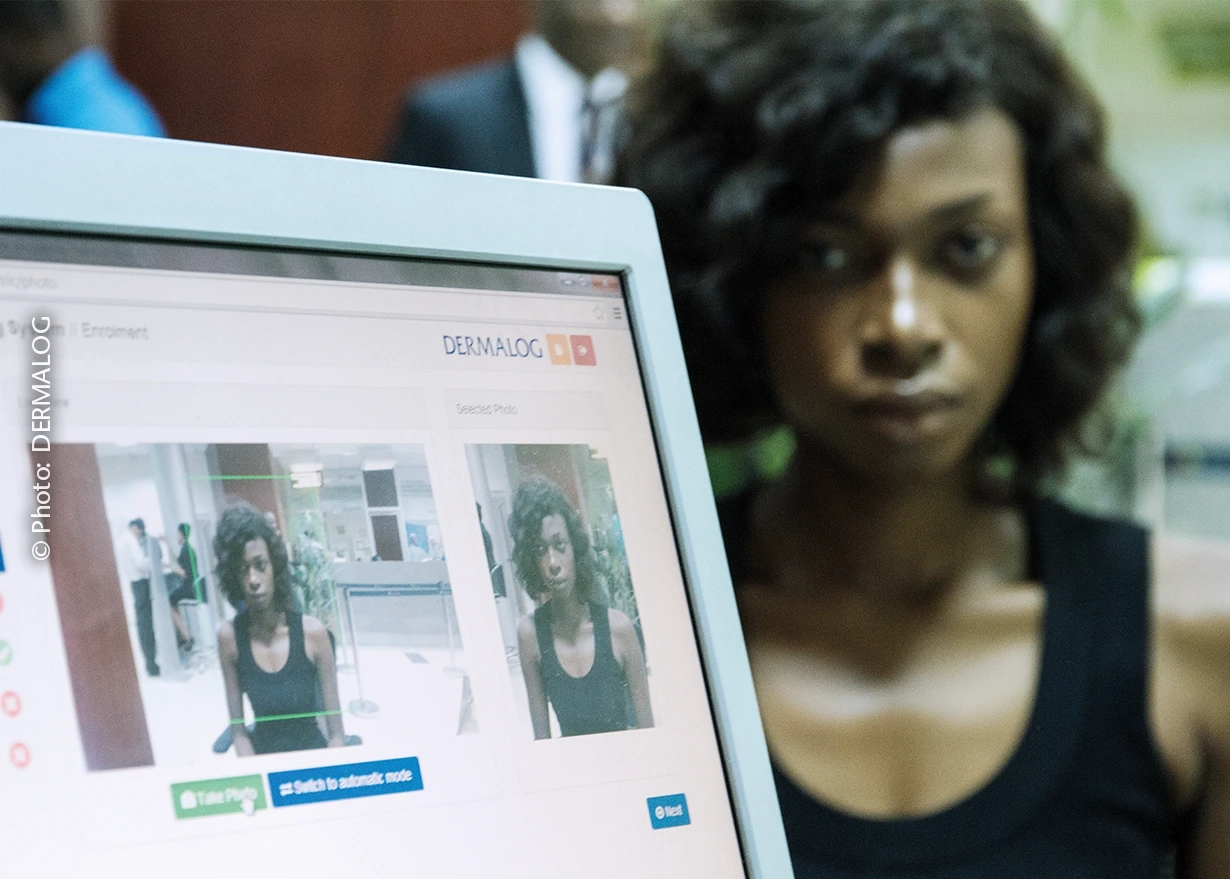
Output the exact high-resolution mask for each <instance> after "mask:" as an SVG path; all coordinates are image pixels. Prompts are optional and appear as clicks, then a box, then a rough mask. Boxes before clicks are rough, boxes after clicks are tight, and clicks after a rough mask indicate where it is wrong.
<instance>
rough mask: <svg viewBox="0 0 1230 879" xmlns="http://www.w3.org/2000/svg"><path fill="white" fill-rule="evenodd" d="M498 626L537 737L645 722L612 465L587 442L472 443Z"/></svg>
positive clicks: (641, 653) (648, 710) (634, 613)
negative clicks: (569, 443)
mask: <svg viewBox="0 0 1230 879" xmlns="http://www.w3.org/2000/svg"><path fill="white" fill-rule="evenodd" d="M466 459H467V463H468V464H469V468H470V476H471V481H472V483H473V485H474V491H475V500H476V501H477V504H476V514H477V515H478V520H479V527H480V529H481V531H482V537H483V544H484V550H485V552H486V556H487V567H488V570H489V571H490V574H491V591H492V595H493V596H494V599H495V603H496V608H497V612H498V614H499V618H500V627H501V632H502V635H503V639H504V650H505V655H506V656H507V658H508V666H509V674H510V677H511V680H512V685H513V689H514V700H513V701H514V703H515V704H516V705H517V710H518V712H519V713H520V714H521V715H522V717H523V720H524V724H525V729H526V731H527V733H530V734H532V735H533V736H534V738H536V739H546V738H555V737H560V736H578V735H592V734H597V733H610V732H619V731H623V730H630V729H638V728H645V727H651V726H653V709H652V704H651V701H650V697H649V668H648V664H647V662H646V659H645V642H644V637H643V635H642V633H641V620H640V613H639V611H638V609H637V604H636V593H635V591H634V589H633V586H632V577H631V574H630V571H629V567H628V556H627V552H626V550H625V548H624V538H623V530H622V528H621V527H620V522H619V511H618V509H617V507H616V504H615V492H614V488H613V486H612V484H611V472H610V468H609V467H608V465H607V461H606V458H605V457H604V456H603V455H602V453H601V452H600V451H599V450H598V449H595V448H593V447H592V446H587V445H470V446H467V447H466Z"/></svg>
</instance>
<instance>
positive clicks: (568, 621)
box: [551, 588, 589, 634]
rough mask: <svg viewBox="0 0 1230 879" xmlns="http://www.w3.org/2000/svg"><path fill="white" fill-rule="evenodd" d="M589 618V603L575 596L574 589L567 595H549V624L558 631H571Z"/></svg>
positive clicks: (575, 629)
mask: <svg viewBox="0 0 1230 879" xmlns="http://www.w3.org/2000/svg"><path fill="white" fill-rule="evenodd" d="M588 618H589V605H588V604H587V603H586V602H584V601H581V600H580V599H579V598H578V597H577V593H576V589H575V588H574V589H573V591H571V592H569V593H568V594H567V595H553V596H551V625H552V627H553V628H554V629H555V630H556V631H557V632H560V633H564V634H567V633H572V632H576V631H577V630H578V629H580V628H581V624H582V623H584V622H585V620H586V619H588Z"/></svg>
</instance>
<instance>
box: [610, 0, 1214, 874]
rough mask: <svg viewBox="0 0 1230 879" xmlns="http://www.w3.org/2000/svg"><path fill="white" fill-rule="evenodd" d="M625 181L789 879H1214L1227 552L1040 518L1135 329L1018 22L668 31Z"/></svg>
mask: <svg viewBox="0 0 1230 879" xmlns="http://www.w3.org/2000/svg"><path fill="white" fill-rule="evenodd" d="M676 15H677V16H678V18H676V19H675V21H674V23H673V24H672V25H670V26H669V27H668V28H667V30H666V32H665V35H664V39H663V43H662V46H661V50H660V55H659V57H658V59H657V62H656V67H655V68H654V70H653V71H652V72H651V73H650V74H649V75H648V76H647V78H646V79H645V81H644V82H642V83H641V84H640V86H639V87H638V88H637V89H636V90H635V91H634V94H633V96H632V98H631V99H630V100H631V103H630V109H629V114H630V119H631V131H630V139H629V142H628V147H627V149H626V152H625V154H624V156H623V158H622V175H621V182H623V183H625V184H628V185H631V186H635V187H637V188H640V189H642V190H644V191H645V192H646V193H647V194H648V195H649V197H650V200H651V201H652V202H653V204H654V209H655V212H656V215H657V218H658V222H659V228H660V233H661V239H662V244H663V249H664V253H665V257H666V262H667V267H668V270H669V272H670V277H671V288H672V292H673V294H674V296H675V300H676V307H677V311H678V314H679V323H680V327H681V331H682V333H683V338H684V346H685V352H686V354H687V357H688V361H689V370H690V373H691V376H692V381H693V387H694V394H695V399H696V401H697V406H698V411H699V415H700V419H701V426H702V431H703V432H704V433H705V435H706V438H707V439H708V440H710V441H715V440H719V441H720V440H746V439H748V438H750V437H753V436H754V435H755V434H756V432H757V431H760V430H764V429H768V428H773V427H776V426H779V425H785V426H788V427H789V428H790V429H791V430H792V432H793V435H794V437H795V442H796V447H795V452H794V455H793V460H792V462H791V464H790V466H789V467H788V469H787V470H786V472H785V473H784V474H783V475H782V476H781V477H779V478H777V479H775V480H773V481H766V482H762V483H761V484H754V485H752V486H750V487H749V488H748V489H747V490H746V491H744V492H742V493H741V494H740V495H739V496H737V497H735V498H733V499H731V500H730V501H729V502H724V505H725V509H724V510H723V532H724V537H725V540H726V544H727V554H728V556H729V558H730V561H731V567H732V572H733V575H734V579H735V583H736V592H737V596H738V599H739V603H740V613H741V618H742V622H743V626H744V633H745V636H746V643H747V647H748V653H749V657H750V659H751V664H752V671H753V676H754V678H755V683H756V690H757V698H758V700H759V703H760V709H761V715H762V718H763V722H764V726H765V731H766V736H767V739H768V743H769V748H770V752H771V755H772V758H773V764H774V772H775V779H776V782H777V787H778V792H779V797H780V802H781V807H782V813H783V817H784V821H785V827H786V833H787V837H788V841H789V844H790V849H791V855H792V858H793V861H794V865H795V875H796V876H798V877H799V879H814V877H854V876H865V875H875V876H881V877H907V876H908V877H911V879H918V877H961V879H970V877H994V879H1012V877H1022V879H1024V877H1029V879H1038V877H1056V876H1060V875H1062V876H1081V877H1086V879H1093V877H1098V879H1116V877H1128V876H1132V877H1142V879H1143V877H1154V876H1159V875H1161V874H1162V873H1161V871H1163V870H1164V869H1166V867H1165V865H1166V864H1167V863H1168V862H1169V860H1170V858H1172V857H1176V858H1177V864H1178V867H1177V869H1178V874H1179V875H1183V876H1192V877H1199V879H1218V877H1221V879H1224V877H1226V876H1230V833H1227V832H1226V830H1227V828H1228V827H1230V599H1228V598H1227V589H1226V577H1227V572H1228V571H1230V553H1228V552H1227V551H1226V550H1225V548H1222V547H1218V546H1216V545H1211V544H1201V543H1197V542H1192V541H1184V540H1178V539H1175V538H1170V537H1167V538H1159V537H1157V536H1154V535H1150V534H1148V533H1147V532H1146V531H1145V530H1144V529H1142V528H1140V527H1138V526H1136V525H1134V524H1132V523H1129V522H1127V521H1121V520H1113V519H1104V518H1096V517H1093V516H1089V515H1085V514H1082V513H1079V512H1076V511H1074V510H1072V509H1070V508H1069V507H1066V506H1064V505H1062V504H1060V503H1058V502H1056V501H1054V500H1049V499H1048V495H1050V494H1053V492H1054V488H1055V486H1056V485H1057V481H1056V480H1057V477H1058V476H1059V475H1061V472H1062V465H1063V464H1064V462H1065V460H1066V459H1067V458H1068V457H1070V453H1071V452H1072V451H1073V450H1076V449H1078V448H1080V447H1081V446H1082V444H1084V445H1086V446H1088V445H1089V443H1090V442H1091V441H1092V440H1096V439H1097V436H1096V434H1094V433H1091V428H1092V427H1093V426H1095V425H1096V423H1097V419H1096V418H1094V417H1092V416H1093V413H1095V404H1097V403H1098V401H1099V399H1100V398H1101V397H1102V396H1103V392H1104V390H1105V389H1106V388H1107V385H1108V383H1109V382H1110V380H1111V378H1112V377H1113V375H1114V374H1115V373H1116V372H1117V370H1118V369H1119V368H1120V367H1121V366H1122V365H1123V364H1124V363H1125V361H1126V360H1127V358H1128V356H1129V354H1130V352H1131V350H1132V347H1133V345H1134V343H1135V340H1136V337H1137V335H1138V334H1139V331H1140V326H1141V319H1140V317H1139V315H1138V312H1137V308H1136V305H1135V302H1134V299H1133V295H1132V291H1131V288H1130V275H1131V272H1130V269H1131V265H1132V264H1131V258H1132V255H1133V250H1134V246H1135V242H1136V236H1137V219H1136V214H1135V211H1134V208H1133V205H1132V202H1131V200H1130V198H1129V196H1128V194H1127V192H1126V191H1125V190H1124V189H1123V188H1122V187H1121V185H1120V184H1119V183H1118V182H1117V181H1116V179H1115V178H1114V176H1113V175H1112V173H1111V171H1110V169H1109V167H1108V164H1107V160H1106V152H1105V136H1104V124H1103V119H1102V112H1101V109H1100V107H1099V105H1098V103H1097V101H1096V99H1095V98H1094V96H1093V95H1092V94H1091V93H1090V91H1089V90H1088V88H1087V87H1086V86H1085V85H1084V84H1083V83H1082V81H1081V80H1080V78H1079V77H1078V76H1077V74H1076V73H1075V72H1074V70H1073V68H1072V67H1071V66H1070V65H1069V63H1068V62H1067V61H1066V59H1065V58H1064V57H1063V55H1062V52H1061V51H1060V49H1059V48H1058V46H1057V43H1056V42H1055V40H1054V39H1053V37H1051V36H1050V35H1049V34H1047V33H1046V32H1045V31H1044V30H1043V28H1042V27H1041V26H1040V25H1039V24H1038V23H1037V22H1036V21H1035V20H1034V19H1033V17H1032V15H1031V13H1030V12H1029V10H1028V9H1027V8H1026V7H1025V6H1024V5H1023V4H1021V3H1018V2H996V0H988V2H977V0H929V2H902V0H824V2H785V0H782V2H745V3H744V2H740V3H715V4H704V5H701V4H680V6H679V7H678V8H677V10H676Z"/></svg>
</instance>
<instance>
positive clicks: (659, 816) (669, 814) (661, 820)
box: [645, 794, 692, 830]
mask: <svg viewBox="0 0 1230 879" xmlns="http://www.w3.org/2000/svg"><path fill="white" fill-rule="evenodd" d="M645 802H647V803H648V804H649V824H650V825H651V826H652V827H653V829H654V830H661V829H663V828H664V827H682V826H683V825H685V824H691V823H692V819H691V818H690V817H688V798H687V797H685V796H684V795H683V794H671V795H670V796H669V797H650V798H649V799H648V800H646V801H645Z"/></svg>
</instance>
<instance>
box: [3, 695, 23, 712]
mask: <svg viewBox="0 0 1230 879" xmlns="http://www.w3.org/2000/svg"><path fill="white" fill-rule="evenodd" d="M0 711H3V712H4V713H5V714H7V715H8V716H9V717H16V716H17V715H18V714H21V697H20V696H18V695H17V694H16V693H14V692H13V691H12V690H9V691H8V692H7V693H5V694H4V695H3V696H0Z"/></svg>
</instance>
